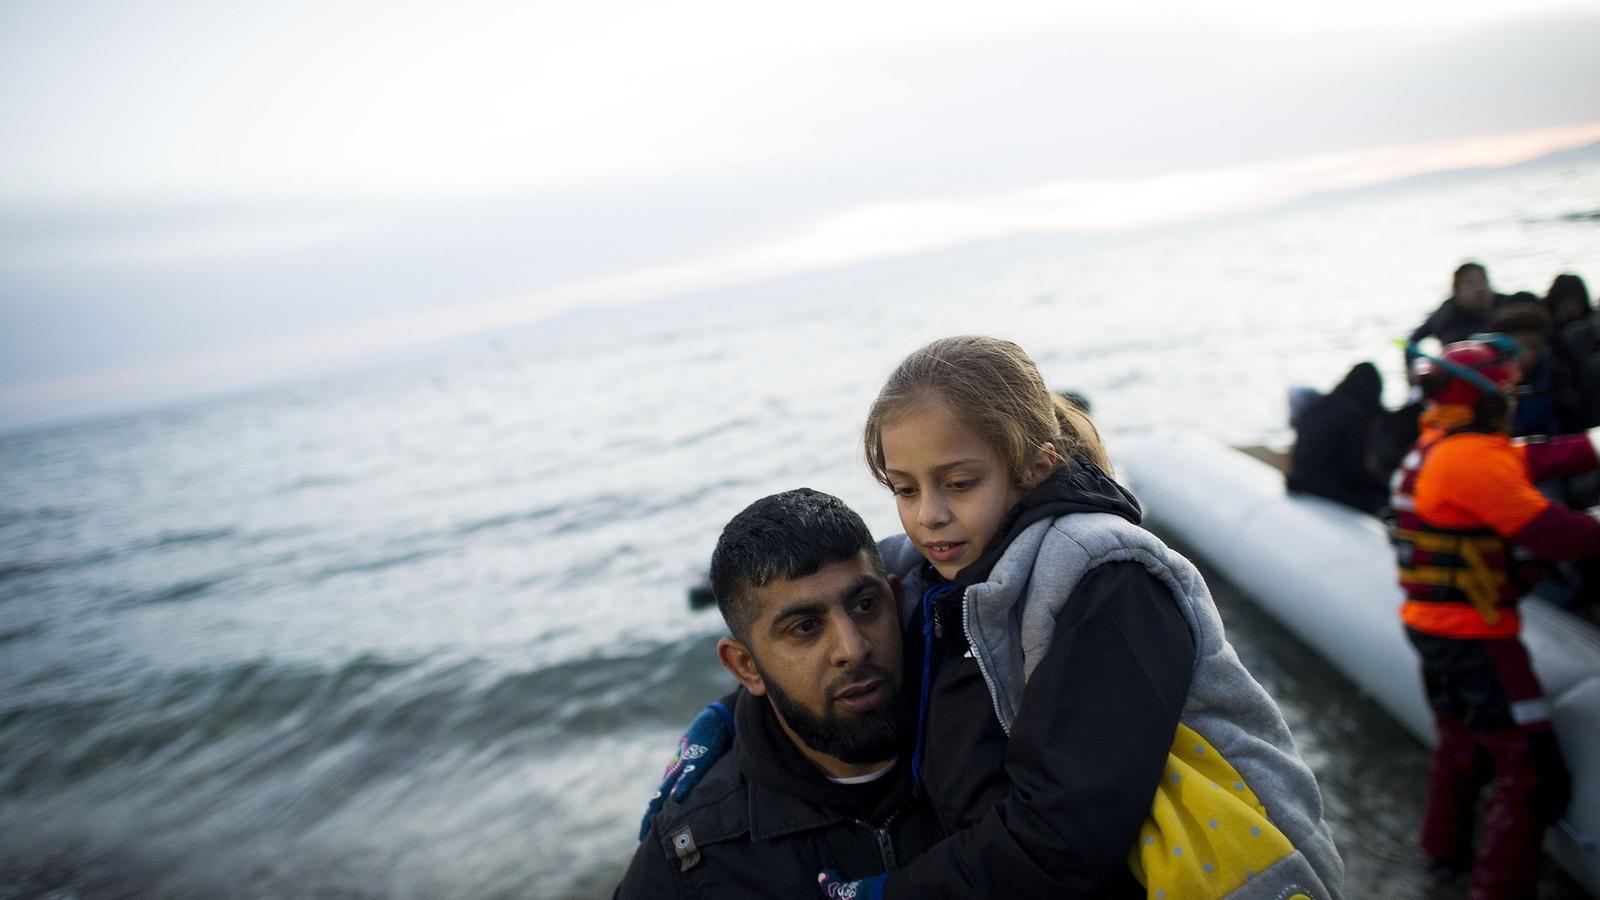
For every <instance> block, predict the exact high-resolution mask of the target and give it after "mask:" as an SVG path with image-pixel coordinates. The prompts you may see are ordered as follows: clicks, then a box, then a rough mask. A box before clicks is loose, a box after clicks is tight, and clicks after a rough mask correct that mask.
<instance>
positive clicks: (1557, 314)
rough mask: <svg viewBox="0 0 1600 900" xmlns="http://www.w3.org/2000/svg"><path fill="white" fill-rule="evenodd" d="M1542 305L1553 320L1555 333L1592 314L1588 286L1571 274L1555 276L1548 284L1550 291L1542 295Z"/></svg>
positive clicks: (1592, 309) (1592, 308)
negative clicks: (1548, 311)
mask: <svg viewBox="0 0 1600 900" xmlns="http://www.w3.org/2000/svg"><path fill="white" fill-rule="evenodd" d="M1544 305H1545V308H1546V309H1548V310H1550V318H1552V319H1553V320H1555V327H1556V330H1557V331H1560V330H1561V329H1562V328H1565V327H1566V326H1568V325H1570V324H1572V323H1573V322H1576V321H1578V320H1580V319H1587V318H1588V317H1589V316H1590V315H1591V314H1592V313H1593V312H1594V307H1593V305H1591V304H1590V302H1589V286H1588V285H1586V284H1584V283H1583V279H1582V278H1579V277H1578V276H1576V275H1574V274H1572V273H1571V272H1567V273H1564V274H1561V275H1557V276H1556V278H1555V280H1554V281H1552V282H1550V290H1549V291H1547V292H1546V293H1545V295H1544Z"/></svg>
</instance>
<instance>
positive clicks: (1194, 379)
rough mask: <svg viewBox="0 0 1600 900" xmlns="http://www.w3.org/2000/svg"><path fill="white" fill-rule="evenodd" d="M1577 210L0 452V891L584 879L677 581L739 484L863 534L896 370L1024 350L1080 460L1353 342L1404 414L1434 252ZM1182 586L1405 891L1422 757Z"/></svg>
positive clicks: (1360, 223) (1013, 260) (1397, 205)
mask: <svg viewBox="0 0 1600 900" xmlns="http://www.w3.org/2000/svg"><path fill="white" fill-rule="evenodd" d="M1597 209H1600V159H1597V158H1593V157H1591V158H1589V159H1588V160H1578V161H1571V160H1569V161H1565V162H1561V163H1559V164H1548V165H1543V166H1536V167H1524V168H1520V169H1514V170H1506V171H1501V172H1491V173H1480V174H1477V175H1474V176H1471V177H1461V178H1456V179H1451V180H1448V181H1445V182H1442V183H1416V184H1411V185H1402V186H1397V187H1392V188H1390V189H1387V190H1383V191H1368V192H1363V193H1359V194H1349V195H1343V196H1335V197H1325V198H1320V199H1317V200H1314V201H1307V202H1303V203H1300V204H1297V205H1296V206H1294V207H1291V208H1288V209H1282V210H1278V211H1274V212H1271V213H1264V214H1257V215H1252V216H1246V217H1239V218H1235V219H1231V220H1226V221H1219V222H1211V223H1206V224H1203V225H1195V226H1186V227H1181V228H1169V229H1165V230H1160V231H1153V232H1144V233H1122V234H1101V235H1041V236H1036V237H1032V238H1027V239H1014V240H1010V241H1007V242H1003V243H997V244H993V245H986V246H980V247H973V248H967V249H964V250H961V251H957V252H949V253H943V254H937V255H932V256H927V257H922V258H916V259H904V260H897V261H889V262H880V263H876V264H872V265H868V266H861V267H857V268H853V269H848V270H843V271H836V272H830V273H826V274H819V275H813V276H808V277H804V278H796V279H791V280H788V281H785V282H782V283H778V284H769V285H763V286H758V287H751V288H746V289H740V290H728V291H723V292H720V293H717V294H710V295H703V296H697V297H688V298H674V299H667V300H664V301H662V302H660V303H657V304H654V305H649V306H645V307H641V308H638V309H633V310H627V311H623V312H618V313H610V314H606V315H595V316H590V317H588V318H586V319H583V320H581V321H576V322H569V323H566V324H564V325H562V326H560V327H556V326H546V327H538V328H529V329H525V330H523V331H520V332H515V333H508V334H504V335H501V336H500V337H498V338H496V339H494V340H488V341H484V342H482V343H481V344H478V345H474V346H472V347H470V348H468V349H466V350H463V351H460V352H453V353H451V354H449V355H447V356H443V357H440V358H437V359H431V360H429V361H426V362H422V363H412V364H407V365H404V366H390V367H388V368H384V369H379V370H370V371H362V372H358V373H354V374H346V375H342V376H338V377H329V378H323V379H320V380H315V381H308V382H301V383H295V384H290V385H285V386H279V387H273V388H269V389H263V390H260V391H257V392H254V393H247V394H240V395H237V396H229V397H224V398H219V399H214V400H209V401H206V402H202V403H194V404H190V405H185V406H180V407H173V408H163V409H157V410H152V411H147V412H142V413H138V414H133V415H125V416H120V417H112V418H104V419H100V420H96V421H90V422H86V423H81V424H75V425H71V426H67V427H58V428H54V429H50V430H44V431H35V432H29V433H23V434H12V435H9V436H5V437H0V897H14V896H34V895H41V894H42V895H49V896H56V897H84V898H89V897H123V896H134V897H213V896H250V897H340V898H345V897H378V896H385V897H415V898H424V897H427V898H432V897H496V896H505V897H513V896H514V897H551V898H557V897H560V898H566V897H577V898H584V897H603V896H609V894H610V891H611V888H612V886H613V885H614V884H615V882H616V880H617V879H618V878H619V877H620V875H621V873H622V870H623V868H624V867H625V866H626V863H627V860H628V858H629V856H630V855H631V854H632V852H633V850H634V847H635V843H636V829H637V825H638V817H639V814H640V812H641V811H642V809H643V805H644V802H645V800H646V798H647V797H648V796H649V794H650V793H651V791H652V790H653V789H654V785H655V782H656V779H657V777H658V775H659V772H660V770H661V768H662V766H663V765H664V764H665V763H666V761H667V758H668V757H669V755H670V753H671V751H672V749H673V748H674V746H675V743H676V739H677V735H678V734H679V732H680V731H681V729H682V727H683V726H684V725H685V724H686V723H687V722H688V721H689V719H690V718H692V717H693V715H694V713H695V712H696V711H697V710H698V709H699V707H700V706H701V705H702V704H704V703H705V702H707V701H708V700H710V699H712V698H715V697H717V696H719V695H721V694H722V693H723V692H724V691H725V690H726V689H728V687H729V686H730V685H731V680H730V678H729V677H728V676H727V675H726V674H725V673H724V672H723V671H722V669H721V668H720V667H719V666H718V664H717V662H716V660H715V656H714V645H715V642H716V640H717V638H718V637H719V636H720V634H721V633H722V624H721V621H720V619H719V618H718V617H717V614H716V613H715V611H700V612H696V611H691V610H690V609H689V608H688V606H687V604H686V602H685V590H686V588H687V587H688V586H690V585H691V584H693V583H694V582H696V581H697V580H698V579H699V578H700V577H701V576H702V574H703V572H704V569H705V566H706V561H707V559H708V557H709V554H710V552H711V549H712V546H713V544H714V542H715V540H716V536H717V534H718V532H719V531H720V529H721V527H722V525H723V524H724V523H725V522H726V521H727V519H728V518H729V517H730V516H732V515H733V514H734V513H735V512H737V511H738V510H739V509H741V508H743V507H744V506H745V505H746V504H748V503H749V502H750V501H752V500H754V499H755V498H757V497H760V496H762V495H764V494H767V493H770V492H774V491H778V490H783V489H786V488H791V487H796V486H800V485H809V486H811V487H815V488H818V489H822V490H826V491H829V492H832V493H835V494H838V495H840V496H842V497H844V498H845V499H846V500H847V501H848V502H849V503H850V504H852V505H853V506H854V507H856V508H857V509H858V510H860V511H861V513H862V514H863V515H864V517H865V518H866V519H867V521H868V524H869V525H871V526H872V528H873V529H874V530H875V531H876V532H879V533H888V532H890V531H892V530H893V529H895V527H896V520H895V516H894V512H893V504H892V502H891V500H890V498H889V496H888V494H887V492H885V491H884V490H883V489H882V488H880V487H879V486H877V485H876V484H874V483H873V482H872V481H871V480H870V478H869V477H868V475H867V473H866V469H865V467H864V465H863V464H862V452H861V448H860V446H859V442H860V429H861V424H862V420H863V416H864V413H865V410H866V408H867V405H868V403H869V402H870V400H871V398H872V396H873V395H874V393H875V391H876V390H877V388H878V387H879V385H880V383H881V381H882V379H883V378H884V376H885V375H886V374H887V373H888V371H889V370H890V369H891V368H892V367H893V365H894V364H895V362H896V361H897V360H898V359H900V358H901V357H902V356H904V355H905V354H906V353H907V352H909V351H910V350H912V349H914V348H915V347H917V346H918V345H920V344H921V343H923V342H925V341H926V340H928V339H931V338H934V337H938V336H942V335H947V334H953V333H962V332H980V333H987V334H994V335H1000V336H1004V337H1009V338H1012V339H1015V340H1017V341H1019V342H1020V343H1021V344H1022V345H1023V346H1024V347H1025V348H1026V349H1027V350H1028V351H1029V352H1030V353H1031V354H1032V355H1033V356H1034V358H1035V359H1037V360H1038V361H1039V363H1040V364H1041V366H1042V368H1043V370H1044V371H1045V373H1046V375H1047V377H1048V378H1049V379H1050V381H1051V383H1052V384H1053V385H1055V386H1058V387H1061V388H1072V389H1076V390H1078V391H1080V392H1082V393H1084V394H1086V395H1087V396H1088V397H1089V398H1090V399H1091V400H1092V402H1093V404H1094V409H1095V414H1096V417H1097V419H1098V421H1099V422H1100V423H1101V426H1102V428H1103V429H1104V431H1105V433H1106V436H1107V439H1108V441H1109V443H1110V445H1111V449H1112V451H1113V453H1114V452H1115V449H1116V443H1117V440H1118V438H1119V437H1120V436H1123V435H1126V434H1130V433H1136V432H1138V431H1140V430H1143V429H1147V428H1150V427H1152V426H1156V425H1161V426H1176V427H1180V428H1189V429H1194V430H1198V431H1200V432H1203V433H1206V434H1208V435H1212V436H1214V437H1216V438H1219V439H1221V440H1224V441H1228V442H1231V443H1235V444H1240V443H1253V444H1269V445H1276V446H1280V447H1281V446H1283V445H1285V444H1286V443H1287V442H1288V440H1289V432H1288V430H1287V427H1286V425H1285V423H1284V420H1285V399H1284V398H1285V391H1286V388H1287V387H1288V386H1290V385H1294V384H1308V385H1313V386H1316V387H1320V388H1322V389H1327V388H1329V387H1331V386H1332V385H1333V384H1335V383H1336V382H1337V381H1338V380H1339V379H1340V377H1342V376H1343V374H1344V373H1345V371H1346V370H1348V368H1349V367H1350V366H1351V365H1352V364H1354V363H1356V362H1358V361H1361V360H1372V361H1374V362H1376V363H1378V364H1379V367H1380V369H1381V370H1382V371H1383V373H1384V375H1385V376H1386V379H1387V381H1388V385H1387V388H1386V399H1387V400H1388V401H1389V402H1390V403H1391V405H1392V404H1395V403H1398V402H1399V401H1400V400H1401V398H1402V396H1403V394H1404V385H1403V383H1402V382H1401V379H1400V366H1401V362H1400V352H1399V350H1398V349H1397V348H1396V347H1395V346H1394V345H1393V344H1392V343H1391V340H1392V339H1393V338H1395V337H1399V336H1403V335H1405V334H1406V333H1407V332H1408V331H1409V330H1410V329H1411V328H1412V327H1413V326H1415V325H1416V324H1417V323H1418V322H1420V321H1421V320H1422V318H1423V317H1424V316H1425V315H1426V314H1427V313H1428V312H1429V311H1431V310H1432V309H1433V308H1434V306H1436V305H1437V304H1438V302H1439V301H1440V300H1441V299H1442V297H1443V296H1444V294H1445V293H1446V292H1447V290H1448V282H1449V274H1450V271H1451V270H1452V269H1453V268H1454V267H1455V265H1457V264H1458V263H1459V262H1461V261H1462V260H1463V259H1466V258H1476V259H1480V260H1482V261H1483V262H1484V263H1486V264H1487V265H1488V266H1489V271H1490V274H1491V277H1492V279H1493V283H1494V285H1495V287H1496V288H1497V289H1498V290H1500V291H1502V292H1510V291H1514V290H1533V291H1536V292H1539V293H1541V294H1542V293H1543V290H1544V289H1545V287H1546V286H1547V285H1548V284H1549V282H1550V279H1551V278H1552V277H1553V276H1554V275H1556V274H1557V273H1559V272H1563V271H1577V272H1579V273H1580V274H1584V275H1586V276H1588V277H1589V278H1590V280H1591V281H1592V282H1593V281H1595V280H1596V279H1600V221H1596V220H1595V217H1594V216H1593V215H1590V214H1591V213H1593V212H1594V211H1595V210H1597ZM1286 552H1315V549H1314V548H1286ZM1213 587H1214V588H1215V589H1216V592H1217V594H1218V598H1219V603H1220V604H1221V605H1222V607H1223V609H1224V613H1225V616H1226V618H1227V619H1228V621H1229V627H1230V629H1231V634H1232V638H1233V640H1234V642H1235V643H1236V645H1238V647H1239V650H1240V653H1241V655H1242V656H1243V657H1244V659H1245V661H1246V663H1247V664H1248V665H1250V666H1251V667H1252V669H1253V670H1254V671H1255V673H1256V674H1257V676H1258V677H1259V678H1260V679H1261V680H1262V681H1263V683H1265V684H1266V686H1267V687H1268V689H1269V690H1271V691H1272V692H1273V694H1274V695H1275V696H1276V697H1277V698H1278V700H1279V702H1280V703H1281V704H1282V705H1283V707H1284V711H1285V714H1286V715H1287V717H1288V719H1289V721H1290V723H1291V725H1292V726H1293V727H1294V729H1295V733H1296V737H1297V739H1298V740H1299V742H1300V747H1301V749H1302V752H1303V753H1304V754H1305V756H1306V758H1307V759H1308V761H1310V762H1311V764H1312V765H1313V767H1314V768H1316V769H1317V771H1318V774H1319V777H1320V778H1321V783H1322V787H1323V790H1324V793H1325V796H1326V801H1327V807H1328V815H1329V819H1330V822H1331V824H1332V826H1333V828H1334V829H1335V832H1336V837H1337V838H1338V840H1339V842H1340V845H1341V848H1342V849H1343V852H1344V855H1345V859H1346V862H1347V865H1348V867H1349V871H1350V879H1351V884H1350V886H1349V887H1350V891H1349V892H1350V894H1351V896H1378V895H1382V896H1392V897H1405V896H1424V895H1426V893H1427V887H1426V885H1427V880H1426V877H1425V875H1424V874H1423V873H1422V871H1421V869H1420V866H1419V865H1418V862H1417V860H1416V858H1415V856H1414V853H1413V852H1412V851H1410V850H1409V849H1408V845H1409V842H1410V840H1411V835H1412V833H1413V830H1414V827H1415V822H1416V818H1417V810H1418V807H1419V804H1420V799H1421V780H1422V775H1423V773H1424V771H1425V768H1426V761H1425V756H1424V752H1423V750H1422V748H1421V746H1420V745H1419V744H1417V743H1416V742H1415V741H1414V740H1412V739H1411V738H1410V737H1409V736H1407V735H1406V734H1405V733H1404V732H1402V731H1401V730H1400V729H1399V728H1398V727H1396V726H1393V725H1392V724H1391V723H1389V721H1388V720H1387V719H1386V718H1385V717H1384V716H1383V714H1382V713H1381V712H1380V711H1379V710H1377V708H1376V707H1374V706H1372V705H1371V704H1370V703H1368V702H1367V701H1365V700H1364V699H1363V698H1362V697H1360V696H1359V694H1358V693H1357V692H1356V691H1355V690H1354V689H1353V688H1352V687H1350V685H1349V684H1348V683H1346V682H1344V681H1343V680H1342V679H1340V678H1339V676H1338V675H1337V674H1335V673H1334V672H1333V671H1332V670H1331V669H1329V668H1328V667H1327V666H1325V665H1322V664H1321V663H1320V662H1319V661H1318V660H1317V659H1316V657H1315V654H1314V653H1313V652H1311V651H1309V650H1308V649H1307V648H1306V647H1304V646H1303V645H1301V644H1299V643H1297V642H1296V641H1294V640H1293V639H1292V638H1290V637H1289V636H1288V635H1287V634H1286V633H1284V632H1283V631H1282V630H1281V629H1279V628H1277V627H1276V626H1275V625H1273V624H1272V623H1271V622H1270V621H1268V620H1266V619H1265V618H1264V617H1262V616H1261V615H1260V614H1259V613H1257V612H1255V611H1254V610H1253V609H1252V608H1251V607H1250V606H1249V604H1248V602H1247V601H1245V600H1243V599H1241V598H1240V597H1239V596H1238V595H1237V593H1236V592H1234V591H1232V590H1231V589H1230V588H1229V587H1228V586H1227V585H1226V584H1225V583H1224V582H1221V581H1220V580H1216V579H1215V578H1213ZM1545 890H1546V893H1547V894H1549V895H1551V896H1564V895H1566V894H1567V893H1568V892H1571V891H1575V890H1576V888H1574V887H1572V885H1571V883H1570V882H1568V881H1566V880H1565V879H1564V878H1563V877H1561V876H1559V875H1551V876H1548V877H1547V879H1546V885H1545Z"/></svg>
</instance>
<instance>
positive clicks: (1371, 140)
mask: <svg viewBox="0 0 1600 900" xmlns="http://www.w3.org/2000/svg"><path fill="white" fill-rule="evenodd" d="M1193 6H1195V4H1188V3H1182V2H1135V3H1120V4H1116V5H1111V4H1107V5H1105V6H1103V7H1085V6H1084V5H1082V4H1063V3H1059V2H1041V3H1005V2H986V3H984V4H971V3H946V4H938V3H929V2H914V3H912V2H907V3H866V4H864V3H859V2H850V3H844V2H838V3H831V2H812V3H808V4H800V5H793V4H791V5H788V6H784V7H773V6H772V5H770V4H751V3H747V2H740V3H735V2H726V3H693V2H685V3H644V2H635V0H627V2H623V0H600V2H590V3H586V4H530V3H511V2H507V3H450V4H445V3H420V2H398V0H386V2H372V3H337V2H330V0H321V2H295V0H285V2H275V3H246V2H234V0H208V2H198V0H197V2H166V3H160V2H155V3H153V2H149V0H142V2H137V3H135V2H118V0H107V2H96V3H74V2H63V0H41V2H31V0H8V2H6V3H4V4H0V427H5V426H6V425H8V424H15V423H19V422H25V421H33V420H37V419H41V418H47V417H50V416H54V415H59V414H70V413H73V412H82V411H90V410H95V409H104V408H113V407H117V406H123V405H127V404H129V403H137V402H141V401H143V400H153V399H161V398H164V397H169V396H174V395H177V394H180V393H182V392H183V390H184V386H185V385H193V384H194V383H196V382H197V380H198V381H200V382H203V383H205V384H208V385H213V386H235V385H246V384H251V383H256V382H260V381H265V380H271V379H274V378H280V377H287V376H291V375H293V374H296V373H297V372H302V371H308V370H310V369H314V368H317V367H325V366H327V365H334V364H338V363H340V362H342V361H350V360H355V359H359V358H362V357H363V355H364V354H370V353H373V352H378V351H384V350H392V349H394V348H402V347H409V346H414V345H417V344H419V343H423V342H425V341H427V340H431V339H436V338H438V337H458V336H467V335H472V334H481V333H485V332H490V331H493V330H495V329H498V328H503V327H508V326H514V325H518V324H523V323H526V322H529V321H534V320H537V319H538V318H540V317H542V316H548V315H552V314H556V313H560V312H562V311H565V310H571V309H575V308H581V307H584V306H589V305H594V304H603V303H619V302H635V301H639V300H646V299H650V298H652V297H661V296H670V295H673V294H677V293H682V292H686V291H693V290H698V289H703V288H707V287H714V286H718V285H726V284H730V283H739V282H742V281H758V280H762V279H766V278H772V277H778V276H782V275H784V274H789V273H793V272H798V271H806V270H809V269H815V268H820V267H827V266H833V265H838V264H840V263H845V262H854V261H861V260H870V259H874V258H879V257H882V256H886V255H894V254H904V253H914V252H921V251H926V250H933V249H939V248H942V247H948V246H954V245H959V244H962V243H966V242H971V241H975V240H992V239H996V238H1004V237H1007V236H1010V235H1015V234H1024V233H1034V232H1040V231H1052V230H1067V229H1094V228H1103V227H1137V226H1139V225H1142V224H1151V223H1160V222H1167V221H1178V220H1182V219H1185V218H1193V217H1196V216H1205V215H1211V214H1215V213H1217V212H1227V211H1231V210H1235V209H1239V208H1250V207H1252V206H1261V205H1268V204H1271V203H1274V202H1280V201H1282V200H1285V199H1290V198H1292V197H1293V196H1295V195H1296V194H1298V193H1304V192H1307V191H1311V190H1321V189H1327V188H1336V187H1340V186H1346V185H1358V184H1367V183H1374V182H1381V181H1384V180H1387V179H1390V178H1394V177H1400V176H1403V175H1406V174H1412V173H1414V172H1418V171H1429V170H1433V169H1440V168H1452V167H1459V166H1464V165H1477V164H1496V163H1504V162H1511V161H1515V160H1517V159H1521V158H1526V157H1529V156H1532V155H1537V154H1538V153H1540V152H1544V151H1547V150H1551V149H1558V148H1560V147H1564V146H1573V145H1576V144H1581V143H1588V142H1592V141H1595V140H1600V8H1597V7H1596V5H1595V4H1593V3H1582V4H1573V3H1566V2H1549V0H1514V2H1513V0H1456V2H1448V3H1446V2H1438V3H1435V2H1421V3H1409V2H1405V0H1383V2H1379V0H1356V2H1343V3H1340V4H1326V3H1309V2H1282V0H1219V2H1215V3H1211V4H1206V5H1205V6H1206V8H1205V9H1204V10H1197V9H1192V8H1190V7H1193Z"/></svg>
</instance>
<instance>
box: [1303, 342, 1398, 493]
mask: <svg viewBox="0 0 1600 900" xmlns="http://www.w3.org/2000/svg"><path fill="white" fill-rule="evenodd" d="M1382 392H1383V379H1382V378H1381V377H1380V376H1379V375H1378V369H1377V367H1376V366H1374V365H1373V364H1372V363H1369V362H1363V363H1357V364H1356V366H1355V367H1354V368H1352V369H1351V370H1350V372H1349V374H1347V375H1345V376H1344V380H1343V381H1341V382H1339V386H1338V387H1336V388H1334V389H1333V391H1332V392H1331V393H1328V394H1323V395H1322V396H1320V397H1316V398H1314V399H1312V400H1310V401H1309V402H1306V403H1305V405H1304V407H1303V408H1302V409H1301V410H1300V411H1299V413H1298V414H1297V415H1295V416H1294V417H1293V418H1291V419H1290V423H1289V424H1291V425H1293V426H1294V430H1295V441H1294V449H1293V450H1292V451H1291V452H1290V454H1289V472H1288V476H1287V479H1286V480H1287V483H1288V487H1289V492H1290V493H1302V494H1314V495H1316V496H1318V497H1325V498H1327V499H1329V500H1332V501H1334V502H1336V503H1343V504H1344V505H1346V506H1349V507H1353V508H1355V509H1359V510H1361V511H1362V512H1364V513H1370V514H1374V515H1376V514H1377V512H1378V510H1380V509H1382V508H1383V506H1384V504H1385V502H1386V501H1387V500H1388V488H1387V483H1386V479H1385V473H1384V472H1381V471H1379V469H1378V468H1377V465H1376V461H1375V460H1374V459H1373V452H1372V451H1373V437H1374V433H1375V429H1376V428H1377V426H1378V423H1379V421H1380V420H1381V418H1382V416H1383V414H1384V410H1383V404H1382V403H1381V402H1380V401H1379V395H1380V394H1381V393H1382Z"/></svg>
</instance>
